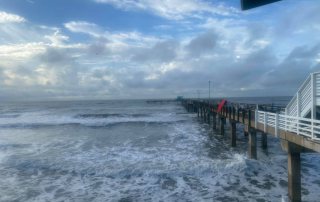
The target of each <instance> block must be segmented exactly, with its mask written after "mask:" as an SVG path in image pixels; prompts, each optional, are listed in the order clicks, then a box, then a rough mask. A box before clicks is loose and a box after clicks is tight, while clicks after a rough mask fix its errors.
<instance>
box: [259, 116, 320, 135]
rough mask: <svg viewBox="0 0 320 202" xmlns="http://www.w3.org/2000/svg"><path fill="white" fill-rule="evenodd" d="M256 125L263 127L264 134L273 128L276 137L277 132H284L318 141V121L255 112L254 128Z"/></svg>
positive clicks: (319, 128) (319, 130)
mask: <svg viewBox="0 0 320 202" xmlns="http://www.w3.org/2000/svg"><path fill="white" fill-rule="evenodd" d="M258 124H262V125H263V126H264V131H265V132H267V130H268V127H271V128H273V129H274V130H275V131H274V134H275V135H276V136H278V134H279V130H284V131H289V132H293V133H296V134H297V135H302V136H306V137H309V138H311V139H313V140H320V138H319V137H320V120H315V119H308V118H302V117H296V116H289V115H285V114H278V113H272V112H266V111H260V110H256V111H255V127H256V128H257V125H258Z"/></svg>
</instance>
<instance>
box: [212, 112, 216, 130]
mask: <svg viewBox="0 0 320 202" xmlns="http://www.w3.org/2000/svg"><path fill="white" fill-rule="evenodd" d="M212 128H213V130H216V129H217V114H216V113H215V112H213V113H212Z"/></svg>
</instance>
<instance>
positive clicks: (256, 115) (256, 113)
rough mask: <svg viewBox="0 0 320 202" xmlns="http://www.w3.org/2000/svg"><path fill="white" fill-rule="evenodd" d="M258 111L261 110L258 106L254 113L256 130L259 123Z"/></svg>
mask: <svg viewBox="0 0 320 202" xmlns="http://www.w3.org/2000/svg"><path fill="white" fill-rule="evenodd" d="M258 110H259V106H258V105H257V107H256V110H255V111H254V127H255V128H258V121H259V116H258Z"/></svg>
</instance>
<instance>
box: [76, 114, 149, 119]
mask: <svg viewBox="0 0 320 202" xmlns="http://www.w3.org/2000/svg"><path fill="white" fill-rule="evenodd" d="M146 116H149V115H148V114H116V113H111V114H110V113H102V114H78V115H76V116H75V118H109V117H146Z"/></svg>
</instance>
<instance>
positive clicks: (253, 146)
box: [248, 128, 257, 159]
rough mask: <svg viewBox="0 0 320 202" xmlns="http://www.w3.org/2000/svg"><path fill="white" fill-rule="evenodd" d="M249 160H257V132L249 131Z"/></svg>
mask: <svg viewBox="0 0 320 202" xmlns="http://www.w3.org/2000/svg"><path fill="white" fill-rule="evenodd" d="M248 153H249V158H251V159H257V135H256V130H254V129H252V128H250V129H249V152H248Z"/></svg>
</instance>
